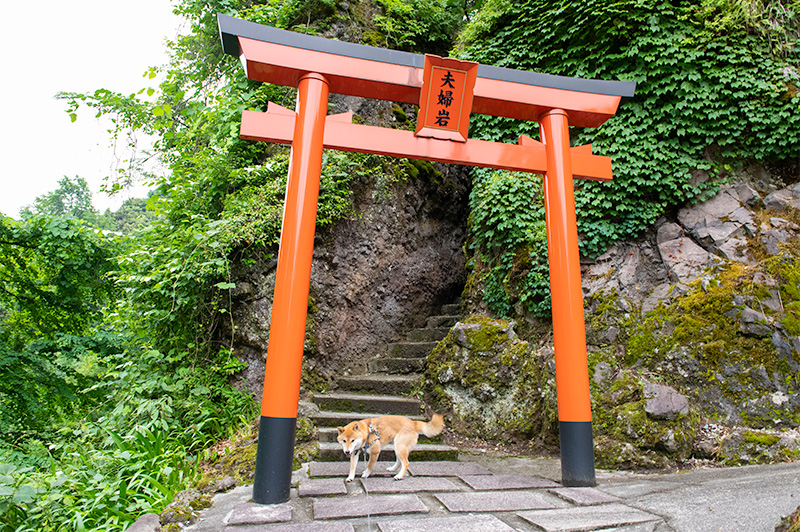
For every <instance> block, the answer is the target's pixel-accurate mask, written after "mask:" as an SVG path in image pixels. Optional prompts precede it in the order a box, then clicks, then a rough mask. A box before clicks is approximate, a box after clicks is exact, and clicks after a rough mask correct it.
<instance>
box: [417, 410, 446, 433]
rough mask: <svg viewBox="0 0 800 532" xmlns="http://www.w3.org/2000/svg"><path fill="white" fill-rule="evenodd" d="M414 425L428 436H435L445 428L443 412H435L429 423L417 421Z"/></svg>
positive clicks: (418, 430)
mask: <svg viewBox="0 0 800 532" xmlns="http://www.w3.org/2000/svg"><path fill="white" fill-rule="evenodd" d="M414 425H415V426H416V428H417V432H421V433H422V434H424V435H425V436H427V437H428V438H433V437H434V436H437V435H438V434H439V433H440V432H442V429H443V428H444V418H443V417H442V415H441V414H434V415H433V417H432V418H431V420H430V421H428V422H427V423H424V422H422V421H415V422H414Z"/></svg>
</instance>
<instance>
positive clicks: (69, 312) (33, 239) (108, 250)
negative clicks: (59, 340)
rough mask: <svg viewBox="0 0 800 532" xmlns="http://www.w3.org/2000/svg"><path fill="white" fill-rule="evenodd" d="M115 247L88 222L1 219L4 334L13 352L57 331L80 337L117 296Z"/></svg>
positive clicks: (0, 294)
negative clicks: (113, 261)
mask: <svg viewBox="0 0 800 532" xmlns="http://www.w3.org/2000/svg"><path fill="white" fill-rule="evenodd" d="M116 249H117V245H116V243H115V242H114V241H113V240H110V239H108V238H106V237H105V236H103V235H102V233H100V232H99V231H97V230H94V229H92V228H91V227H89V226H87V225H86V224H85V223H84V222H82V221H80V220H76V219H74V218H70V217H63V216H44V215H35V216H33V217H31V218H29V219H28V220H26V221H24V222H19V221H16V220H13V219H11V218H7V217H6V218H3V219H2V220H0V306H2V308H3V309H4V310H5V312H6V316H5V318H4V324H3V331H2V336H3V337H4V339H5V341H7V342H9V345H11V346H12V347H13V348H15V349H16V348H19V347H21V346H22V345H24V344H25V343H26V342H28V341H31V340H34V339H38V338H42V337H44V338H52V337H53V335H54V334H56V333H67V334H82V333H84V332H86V331H88V330H89V329H90V328H91V327H92V326H93V325H94V324H95V323H96V322H97V320H99V319H100V316H101V309H102V308H103V307H104V306H105V305H106V304H107V303H108V301H110V299H111V298H112V297H113V295H114V288H113V285H112V284H111V282H110V278H109V275H108V274H109V272H110V270H111V263H110V261H109V259H110V257H111V256H112V255H113V253H114V252H115V250H116Z"/></svg>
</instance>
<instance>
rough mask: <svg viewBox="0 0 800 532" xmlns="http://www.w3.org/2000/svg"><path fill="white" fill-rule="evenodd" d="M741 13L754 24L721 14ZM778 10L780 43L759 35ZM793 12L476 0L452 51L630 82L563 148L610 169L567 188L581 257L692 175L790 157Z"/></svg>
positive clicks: (487, 126) (790, 6)
mask: <svg viewBox="0 0 800 532" xmlns="http://www.w3.org/2000/svg"><path fill="white" fill-rule="evenodd" d="M737 6H738V7H737ZM749 6H760V7H759V10H760V11H753V13H756V12H758V13H762V15H758V16H755V15H753V17H755V19H754V21H753V22H752V23H751V26H750V27H748V26H747V25H739V23H738V22H736V21H738V20H739V19H737V18H736V17H735V16H734V13H735V12H736V13H745V12H747V9H749ZM778 11H780V12H781V13H783V15H782V16H783V18H782V19H781V20H783V21H784V24H785V26H784V27H785V28H786V30H787V31H784V32H782V33H781V36H782V39H783V44H781V45H780V46H777V45H776V40H775V39H773V38H772V37H770V36H769V35H771V34H768V35H767V36H766V37H765V34H764V33H763V32H762V30H763V31H767V32H771V31H773V30H772V29H770V30H767V28H774V26H771V25H770V24H771V23H770V22H769V21H770V20H772V19H774V18H775V17H774V16H773V15H769V14H768V13H777V12H778ZM796 13H797V4H796V2H787V1H784V2H780V1H777V0H774V1H769V2H768V1H763V2H761V1H752V2H751V1H747V0H715V1H711V0H709V1H705V2H703V3H701V4H700V5H697V4H696V3H688V2H682V1H679V0H672V1H669V2H656V1H655V0H625V1H623V2H615V3H609V2H605V1H603V0H588V1H585V2H569V3H561V2H558V3H553V2H546V1H543V0H529V1H522V2H513V3H512V2H507V1H505V0H495V1H492V0H490V1H488V2H486V3H485V4H484V6H483V8H482V10H481V11H480V13H479V14H478V16H477V17H476V18H475V19H474V20H473V22H472V23H471V24H470V26H469V27H468V28H467V29H466V30H465V32H464V33H463V34H462V36H461V40H460V44H459V55H460V57H462V58H464V59H471V60H476V61H479V62H482V63H489V64H494V65H498V66H503V67H511V68H519V69H525V70H535V71H540V72H546V73H550V74H558V75H567V76H577V77H584V78H598V79H619V80H635V81H637V83H638V85H637V91H636V96H635V97H634V98H633V100H632V101H630V102H627V103H624V104H623V105H622V106H621V107H620V110H619V112H618V113H617V115H616V116H615V117H614V118H612V119H611V120H609V121H608V122H607V123H606V124H604V125H603V126H601V127H600V128H598V129H595V130H582V131H577V130H576V131H573V132H572V137H573V144H574V145H579V144H587V143H591V144H592V145H593V147H594V151H595V152H596V153H599V154H601V155H607V156H611V157H612V159H613V162H614V180H613V181H612V182H610V183H596V182H588V183H586V184H584V185H583V186H582V187H581V188H580V189H579V190H578V191H577V192H576V206H577V209H578V224H579V231H580V233H581V236H582V241H581V245H582V249H583V251H584V252H585V253H587V254H598V253H600V252H602V251H603V250H604V249H606V248H607V247H608V246H609V245H610V244H612V243H614V242H616V241H618V240H621V239H624V238H629V237H632V236H636V235H638V234H639V233H641V231H642V230H644V229H645V228H646V227H648V226H650V225H651V224H652V223H653V222H654V221H655V220H656V219H657V218H658V217H659V216H661V215H663V214H664V213H665V212H667V210H668V209H670V208H672V207H674V206H676V205H681V204H683V203H685V202H687V201H690V200H693V199H696V198H699V197H701V195H702V194H703V193H704V192H707V191H709V190H711V187H710V185H708V184H706V185H703V184H701V183H700V182H698V180H696V179H692V174H693V172H694V173H695V175H696V176H700V175H702V172H706V173H708V174H710V175H711V177H712V178H715V177H721V176H722V175H723V173H722V172H723V170H724V167H725V165H733V166H735V165H737V164H743V163H744V162H746V161H748V160H752V159H755V160H758V161H770V160H781V159H787V158H792V157H796V155H797V148H796V147H797V145H798V143H800V128H798V127H797V124H798V123H800V120H799V119H800V105H798V98H797V88H796V87H797V86H796V83H797V78H798V77H800V76H798V70H797V64H798V63H797V61H798V56H797V49H796V47H795V44H796V41H797V25H796V16H797V15H796ZM742 16H744V15H742ZM747 16H748V17H750V18H751V19H753V17H751V16H750V15H747ZM770 17H772V19H771V18H770ZM756 28H760V29H756ZM748 29H749V31H748ZM534 127H535V125H527V126H525V127H522V126H520V124H519V123H517V122H514V121H508V120H502V119H497V118H489V117H477V118H476V119H475V120H474V123H473V132H474V134H476V135H477V136H481V137H483V138H489V139H494V140H512V139H513V140H515V139H516V136H517V135H519V134H521V133H524V134H533V135H532V136H535V131H531V129H532V128H534ZM698 172H700V174H698Z"/></svg>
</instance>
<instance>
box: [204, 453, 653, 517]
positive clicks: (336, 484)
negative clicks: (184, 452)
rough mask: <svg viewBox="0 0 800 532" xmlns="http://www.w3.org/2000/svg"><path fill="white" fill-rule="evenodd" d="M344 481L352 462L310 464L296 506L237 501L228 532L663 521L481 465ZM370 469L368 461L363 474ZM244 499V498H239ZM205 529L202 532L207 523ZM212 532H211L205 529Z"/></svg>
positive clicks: (583, 491)
mask: <svg viewBox="0 0 800 532" xmlns="http://www.w3.org/2000/svg"><path fill="white" fill-rule="evenodd" d="M387 465H389V462H383V463H378V464H377V466H376V468H375V473H376V475H375V476H373V477H370V478H367V479H362V478H360V476H357V477H356V480H355V481H353V482H349V483H347V482H345V480H344V479H345V477H346V476H347V472H348V467H349V464H348V463H347V462H316V463H311V464H308V469H307V478H300V479H299V481H298V483H297V487H296V488H292V495H291V499H290V500H289V502H286V503H283V504H277V505H266V506H262V505H257V504H253V503H251V502H238V503H236V504H235V505H234V506H233V507H232V509H231V510H230V511H228V513H227V515H226V516H225V518H224V519H223V523H222V525H220V528H219V529H220V530H224V531H225V532H255V531H256V530H258V531H278V532H281V531H282V532H304V531H307V532H368V531H369V532H425V531H436V532H493V531H497V532H506V531H509V532H512V531H517V532H529V531H530V532H532V531H535V530H539V531H541V530H545V531H548V532H566V531H578V530H600V529H602V530H618V531H650V532H652V531H655V530H658V529H657V528H656V527H657V526H658V524H659V523H663V520H662V518H661V517H660V516H658V515H655V514H651V513H648V512H646V511H643V510H640V509H636V508H633V507H631V506H628V505H626V504H625V503H624V501H623V500H622V499H620V498H618V497H616V496H614V495H612V494H610V493H606V492H604V491H601V490H599V489H597V488H567V487H562V486H561V485H560V484H559V483H557V482H555V481H553V480H551V479H547V478H542V477H539V476H535V475H528V474H503V473H497V474H495V473H493V472H492V471H490V470H489V469H487V468H486V467H484V466H482V465H480V464H477V463H475V462H418V463H413V462H412V464H411V469H410V473H411V474H410V476H407V477H406V478H405V479H403V480H401V481H395V480H394V479H392V478H390V477H387V473H386V471H385V469H386V466H387ZM362 469H363V464H362V465H361V467H359V469H358V471H359V473H360V471H361V470H362ZM240 500H241V499H240ZM200 529H203V527H202V526H201V527H200ZM206 529H207V530H208V529H209V528H206Z"/></svg>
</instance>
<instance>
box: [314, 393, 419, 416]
mask: <svg viewBox="0 0 800 532" xmlns="http://www.w3.org/2000/svg"><path fill="white" fill-rule="evenodd" d="M313 400H314V403H316V404H317V405H318V406H319V407H320V409H322V410H327V411H334V412H377V413H379V414H398V415H402V416H407V415H412V416H413V415H415V414H419V413H420V411H421V409H422V403H420V402H419V400H418V399H414V398H412V397H398V396H396V395H365V394H355V393H327V394H314V399H313Z"/></svg>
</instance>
